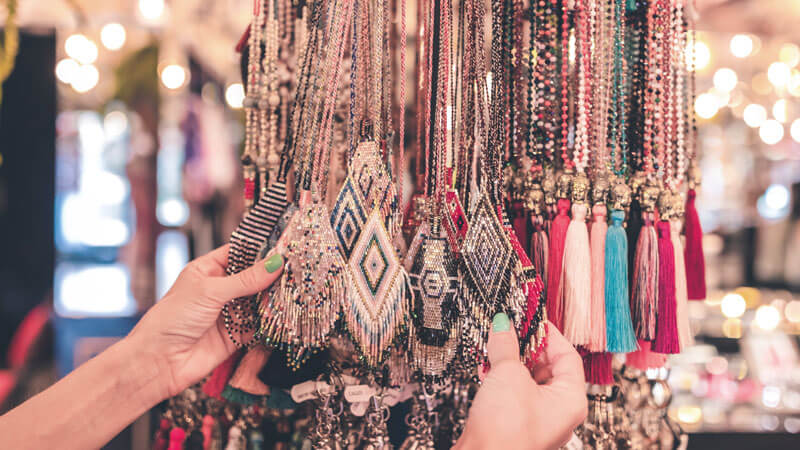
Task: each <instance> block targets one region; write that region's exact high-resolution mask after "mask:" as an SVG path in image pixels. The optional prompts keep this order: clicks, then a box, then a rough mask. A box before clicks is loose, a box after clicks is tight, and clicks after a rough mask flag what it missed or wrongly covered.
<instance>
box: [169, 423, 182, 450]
mask: <svg viewBox="0 0 800 450" xmlns="http://www.w3.org/2000/svg"><path fill="white" fill-rule="evenodd" d="M185 439H186V431H184V429H183V428H180V427H174V428H173V429H172V431H170V432H169V448H168V449H167V450H183V441H184V440H185Z"/></svg>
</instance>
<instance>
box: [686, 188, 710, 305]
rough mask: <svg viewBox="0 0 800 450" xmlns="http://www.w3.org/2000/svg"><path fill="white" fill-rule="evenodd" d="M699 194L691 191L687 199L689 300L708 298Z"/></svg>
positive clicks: (687, 277) (687, 276) (687, 282)
mask: <svg viewBox="0 0 800 450" xmlns="http://www.w3.org/2000/svg"><path fill="white" fill-rule="evenodd" d="M696 197H697V193H696V192H695V191H694V189H689V194H688V196H687V197H686V223H685V224H684V234H685V235H686V248H685V249H684V251H683V252H684V253H683V254H684V257H685V258H684V259H685V261H684V262H685V264H686V289H687V291H688V293H689V300H705V298H706V261H705V257H704V256H703V230H702V228H700V217H698V215H697V207H696V206H695V204H694V203H695V198H696Z"/></svg>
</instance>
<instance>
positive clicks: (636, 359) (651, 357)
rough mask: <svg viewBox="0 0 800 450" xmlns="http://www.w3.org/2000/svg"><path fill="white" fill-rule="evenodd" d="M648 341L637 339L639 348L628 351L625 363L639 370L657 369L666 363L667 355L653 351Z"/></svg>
mask: <svg viewBox="0 0 800 450" xmlns="http://www.w3.org/2000/svg"><path fill="white" fill-rule="evenodd" d="M651 345H652V343H651V342H650V341H643V340H639V350H636V351H635V352H631V353H628V355H627V357H626V358H625V364H626V365H628V366H631V367H633V368H635V369H639V370H647V369H658V368H660V367H664V364H666V363H667V355H664V354H661V353H653V351H652V350H651V349H650V346H651Z"/></svg>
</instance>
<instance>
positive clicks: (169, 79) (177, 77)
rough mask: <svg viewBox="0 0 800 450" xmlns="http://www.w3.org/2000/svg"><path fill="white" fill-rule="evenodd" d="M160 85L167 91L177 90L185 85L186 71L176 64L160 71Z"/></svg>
mask: <svg viewBox="0 0 800 450" xmlns="http://www.w3.org/2000/svg"><path fill="white" fill-rule="evenodd" d="M161 83H163V84H164V87H166V88H167V89H173V90H174V89H179V88H180V87H182V86H183V85H184V83H186V70H185V69H184V68H183V67H181V66H179V65H177V64H170V65H168V66H166V67H164V70H162V71H161Z"/></svg>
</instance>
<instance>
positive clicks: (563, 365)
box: [533, 322, 584, 389]
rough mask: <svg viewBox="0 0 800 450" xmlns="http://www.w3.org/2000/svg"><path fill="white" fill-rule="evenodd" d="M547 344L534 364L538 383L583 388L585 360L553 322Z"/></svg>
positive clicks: (534, 374) (534, 373)
mask: <svg viewBox="0 0 800 450" xmlns="http://www.w3.org/2000/svg"><path fill="white" fill-rule="evenodd" d="M547 329H548V332H547V345H546V346H545V349H544V354H543V355H542V358H540V359H539V361H537V362H536V363H535V364H534V365H533V377H534V379H535V380H536V382H537V383H540V384H545V385H548V386H553V387H559V388H565V389H574V388H575V386H580V389H583V385H584V374H583V360H582V359H581V357H580V355H579V354H578V352H577V351H576V350H575V348H574V347H573V346H572V344H570V343H569V341H567V339H566V338H565V337H564V336H563V335H562V334H561V332H559V331H558V329H557V328H556V327H555V326H554V325H553V324H552V323H549V322H548V324H547Z"/></svg>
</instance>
